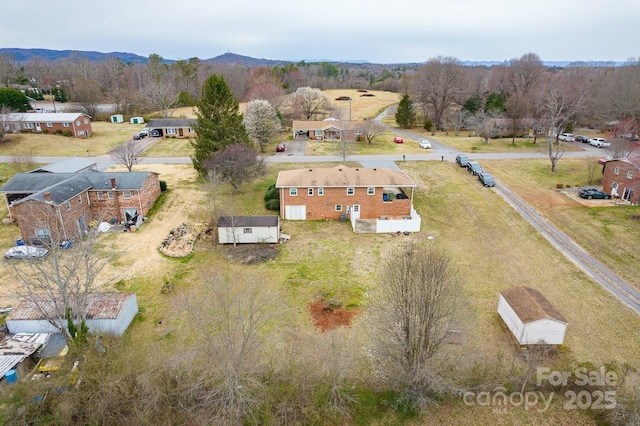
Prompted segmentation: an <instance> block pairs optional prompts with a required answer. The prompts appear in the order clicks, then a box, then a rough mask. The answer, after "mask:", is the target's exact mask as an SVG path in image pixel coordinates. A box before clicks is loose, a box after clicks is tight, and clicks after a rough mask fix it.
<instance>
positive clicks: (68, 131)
mask: <svg viewBox="0 0 640 426" xmlns="http://www.w3.org/2000/svg"><path fill="white" fill-rule="evenodd" d="M62 136H66V137H71V136H73V133H71V130H65V131H64V132H62Z"/></svg>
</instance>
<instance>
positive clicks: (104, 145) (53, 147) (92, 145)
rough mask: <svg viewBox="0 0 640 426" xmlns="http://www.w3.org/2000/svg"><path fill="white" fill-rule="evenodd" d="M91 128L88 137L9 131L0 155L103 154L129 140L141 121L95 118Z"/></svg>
mask: <svg viewBox="0 0 640 426" xmlns="http://www.w3.org/2000/svg"><path fill="white" fill-rule="evenodd" d="M91 127H92V128H93V135H91V137H90V138H89V139H81V138H70V137H66V136H58V135H45V134H29V133H17V134H9V135H7V136H6V138H5V140H4V141H3V142H2V144H0V155H7V156H10V155H14V156H30V155H44V156H48V155H55V156H60V157H71V156H76V157H84V156H87V152H88V153H89V155H91V156H95V155H102V154H106V153H108V152H109V151H111V150H112V149H113V148H115V147H116V146H117V145H120V144H121V143H123V142H126V141H127V140H129V139H131V138H132V137H133V134H134V133H136V132H139V131H140V130H142V129H143V128H144V124H130V123H117V124H115V123H107V122H104V121H95V122H92V123H91Z"/></svg>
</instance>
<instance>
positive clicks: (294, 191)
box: [289, 188, 298, 197]
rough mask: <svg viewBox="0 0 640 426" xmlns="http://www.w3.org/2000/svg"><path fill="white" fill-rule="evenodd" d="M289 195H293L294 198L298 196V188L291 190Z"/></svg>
mask: <svg viewBox="0 0 640 426" xmlns="http://www.w3.org/2000/svg"><path fill="white" fill-rule="evenodd" d="M289 195H291V196H292V197H295V196H296V195H298V188H289Z"/></svg>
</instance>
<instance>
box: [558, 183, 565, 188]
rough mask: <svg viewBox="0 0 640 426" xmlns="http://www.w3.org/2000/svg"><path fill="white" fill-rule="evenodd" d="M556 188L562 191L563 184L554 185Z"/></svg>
mask: <svg viewBox="0 0 640 426" xmlns="http://www.w3.org/2000/svg"><path fill="white" fill-rule="evenodd" d="M556 188H558V189H562V188H564V184H562V183H556Z"/></svg>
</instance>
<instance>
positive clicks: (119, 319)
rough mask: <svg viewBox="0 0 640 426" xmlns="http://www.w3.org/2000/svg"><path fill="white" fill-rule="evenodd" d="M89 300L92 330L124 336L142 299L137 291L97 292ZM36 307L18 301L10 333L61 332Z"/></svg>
mask: <svg viewBox="0 0 640 426" xmlns="http://www.w3.org/2000/svg"><path fill="white" fill-rule="evenodd" d="M88 299H89V306H88V308H87V321H86V323H87V326H88V327H89V332H90V333H94V334H96V333H106V334H113V335H115V336H122V335H123V334H124V332H125V331H126V329H127V327H129V324H131V321H132V320H133V318H134V317H135V315H136V314H137V313H138V301H137V299H136V295H135V294H134V293H96V294H90V295H89V296H88ZM42 301H44V299H43V300H42ZM42 301H41V303H42ZM35 306H36V305H35V303H34V302H33V301H29V300H22V301H21V302H20V303H18V306H16V307H15V308H14V309H13V310H12V311H11V313H10V314H9V315H8V316H7V318H6V321H5V322H6V325H7V328H8V329H9V332H10V333H58V332H59V330H58V329H57V328H56V327H54V326H53V325H52V324H51V323H50V322H49V321H48V320H47V319H46V318H45V317H44V316H43V315H42V314H41V312H40V310H38V309H36V308H35ZM49 306H50V307H51V309H52V310H53V303H49Z"/></svg>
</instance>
